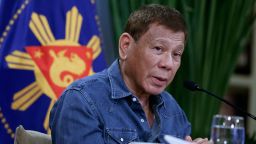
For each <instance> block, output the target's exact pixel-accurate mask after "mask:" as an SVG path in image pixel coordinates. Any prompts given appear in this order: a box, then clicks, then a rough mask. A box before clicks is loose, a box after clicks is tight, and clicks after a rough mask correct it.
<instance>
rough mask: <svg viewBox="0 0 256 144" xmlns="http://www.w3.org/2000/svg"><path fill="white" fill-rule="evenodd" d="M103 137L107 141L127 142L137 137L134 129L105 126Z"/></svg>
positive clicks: (120, 143)
mask: <svg viewBox="0 0 256 144" xmlns="http://www.w3.org/2000/svg"><path fill="white" fill-rule="evenodd" d="M105 138H106V142H107V143H111V144H113V143H118V144H128V143H129V142H132V141H134V140H136V139H137V138H138V135H137V132H136V130H134V129H126V128H106V132H105Z"/></svg>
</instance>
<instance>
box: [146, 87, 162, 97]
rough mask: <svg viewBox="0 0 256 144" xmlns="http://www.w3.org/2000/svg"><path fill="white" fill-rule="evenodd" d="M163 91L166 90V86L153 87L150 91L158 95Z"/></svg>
mask: <svg viewBox="0 0 256 144" xmlns="http://www.w3.org/2000/svg"><path fill="white" fill-rule="evenodd" d="M163 91H164V88H153V89H151V90H150V91H149V93H150V94H152V95H158V94H160V93H161V92H163Z"/></svg>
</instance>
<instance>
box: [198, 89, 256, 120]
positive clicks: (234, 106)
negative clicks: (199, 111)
mask: <svg viewBox="0 0 256 144" xmlns="http://www.w3.org/2000/svg"><path fill="white" fill-rule="evenodd" d="M197 90H198V91H201V92H205V93H207V94H208V95H211V96H213V97H215V98H217V99H218V100H220V101H223V102H224V103H226V104H227V105H229V106H231V107H233V108H235V109H236V110H238V111H240V112H241V113H243V114H245V115H247V116H249V117H251V118H252V119H254V120H256V116H254V115H252V114H250V113H248V112H246V111H244V110H242V109H241V108H240V107H238V106H236V105H234V104H232V103H231V102H229V101H227V100H225V99H223V98H221V97H219V96H217V95H215V94H213V93H211V92H209V91H207V90H205V89H201V88H197Z"/></svg>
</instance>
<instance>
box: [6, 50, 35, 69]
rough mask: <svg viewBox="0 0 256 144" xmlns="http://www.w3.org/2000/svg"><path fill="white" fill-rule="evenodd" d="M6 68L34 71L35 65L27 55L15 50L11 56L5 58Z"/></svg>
mask: <svg viewBox="0 0 256 144" xmlns="http://www.w3.org/2000/svg"><path fill="white" fill-rule="evenodd" d="M5 60H6V61H7V63H8V67H9V68H12V69H20V70H34V67H35V63H34V62H33V60H32V59H31V57H30V56H29V54H27V53H24V52H20V51H17V50H15V51H14V52H12V54H10V55H8V56H6V57H5Z"/></svg>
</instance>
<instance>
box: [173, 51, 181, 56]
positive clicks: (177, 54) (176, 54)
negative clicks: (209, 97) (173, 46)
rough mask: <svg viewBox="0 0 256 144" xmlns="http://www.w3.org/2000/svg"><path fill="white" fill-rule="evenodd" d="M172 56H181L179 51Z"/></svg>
mask: <svg viewBox="0 0 256 144" xmlns="http://www.w3.org/2000/svg"><path fill="white" fill-rule="evenodd" d="M174 56H179V57H181V56H182V53H181V52H177V53H174Z"/></svg>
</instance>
